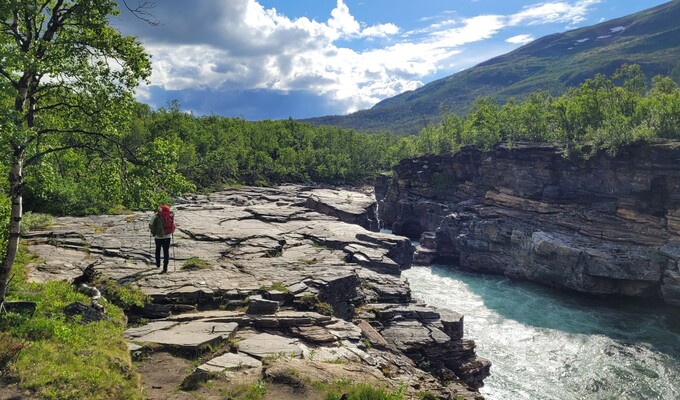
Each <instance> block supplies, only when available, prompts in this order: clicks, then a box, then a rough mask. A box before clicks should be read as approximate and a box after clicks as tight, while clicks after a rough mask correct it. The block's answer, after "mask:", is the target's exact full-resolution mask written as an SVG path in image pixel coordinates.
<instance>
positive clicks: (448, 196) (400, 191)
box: [376, 142, 680, 306]
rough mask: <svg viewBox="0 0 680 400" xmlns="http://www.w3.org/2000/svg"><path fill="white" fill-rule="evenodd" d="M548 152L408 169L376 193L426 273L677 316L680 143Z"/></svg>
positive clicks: (461, 157)
mask: <svg viewBox="0 0 680 400" xmlns="http://www.w3.org/2000/svg"><path fill="white" fill-rule="evenodd" d="M564 154H565V151H564V149H563V148H558V147H554V146H550V145H527V144H515V145H513V146H508V145H499V146H497V147H496V148H495V149H493V150H492V151H490V152H486V153H485V152H481V151H479V150H477V149H475V148H472V147H467V148H463V149H461V150H460V151H459V152H456V153H454V154H449V155H441V156H426V157H422V158H418V159H414V160H405V161H403V162H401V163H400V164H399V165H398V166H397V167H396V168H395V169H394V177H393V178H392V179H390V178H388V177H382V179H381V180H379V181H378V183H377V186H376V194H377V196H378V199H379V214H380V218H381V220H382V222H383V223H384V224H385V226H386V227H389V228H391V229H392V231H393V232H394V233H395V234H399V235H406V236H409V237H411V238H418V237H420V238H421V246H420V247H419V249H418V251H417V253H416V261H417V262H419V263H429V262H433V261H434V262H442V263H449V264H455V265H457V266H458V267H460V268H464V269H468V270H473V271H479V272H486V273H494V274H504V275H506V276H509V277H512V278H518V279H526V280H530V281H535V282H540V283H544V284H548V285H551V286H556V287H562V288H568V289H573V290H577V291H581V292H587V293H593V294H598V295H600V294H601V295H625V296H636V297H644V298H653V299H662V300H663V301H664V302H666V303H667V304H672V305H676V306H680V268H679V267H678V261H679V260H680V237H679V235H680V163H679V161H680V143H677V142H667V143H657V144H650V145H643V146H631V147H629V148H625V149H622V150H621V151H620V152H619V154H618V155H617V156H616V157H609V156H607V155H606V154H603V153H598V154H596V155H594V156H592V157H590V158H589V159H584V158H582V157H572V158H568V157H565V155H564Z"/></svg>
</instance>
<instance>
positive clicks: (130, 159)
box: [25, 129, 146, 166]
mask: <svg viewBox="0 0 680 400" xmlns="http://www.w3.org/2000/svg"><path fill="white" fill-rule="evenodd" d="M36 133H37V135H36V136H35V137H34V138H33V139H35V138H38V137H40V136H42V135H47V134H50V133H55V134H68V133H80V134H83V135H86V136H92V137H98V138H101V139H104V140H105V141H107V142H109V143H111V144H113V145H115V146H117V147H119V148H121V149H123V153H124V156H125V159H126V160H127V161H128V162H130V163H132V164H134V165H137V166H144V165H146V164H145V163H144V162H143V161H141V160H139V159H138V158H137V156H136V155H135V153H134V152H133V151H132V150H130V148H129V147H127V146H126V145H124V144H123V143H121V142H119V141H118V140H116V139H114V138H112V137H111V136H108V135H105V134H103V133H101V132H91V131H86V130H84V129H41V130H39V131H37V132H36ZM33 139H31V140H29V142H31V141H33ZM93 150H94V149H93ZM102 154H106V153H104V152H102ZM34 158H35V156H33V157H31V158H30V159H29V160H32V161H36V160H34ZM112 158H113V157H112ZM25 165H29V162H28V161H26V164H25Z"/></svg>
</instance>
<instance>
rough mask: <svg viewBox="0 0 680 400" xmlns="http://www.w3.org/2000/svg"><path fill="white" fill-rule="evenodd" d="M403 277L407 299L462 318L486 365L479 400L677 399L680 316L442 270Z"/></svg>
mask: <svg viewBox="0 0 680 400" xmlns="http://www.w3.org/2000/svg"><path fill="white" fill-rule="evenodd" d="M403 274H404V276H405V277H406V278H407V279H408V280H409V283H410V285H411V290H412V293H413V297H414V298H416V299H418V300H421V301H423V302H425V303H426V304H429V305H432V306H435V307H443V308H448V309H451V310H455V311H458V312H460V313H462V314H464V315H465V335H466V337H467V338H470V339H474V340H475V342H476V343H477V354H478V355H480V356H482V357H485V358H488V359H490V360H491V362H492V367H491V376H490V377H489V378H487V380H486V381H485V386H484V387H483V388H482V389H481V392H482V394H483V395H484V396H485V397H486V399H488V400H512V399H531V400H543V399H545V400H548V399H559V400H571V399H636V400H647V399H664V400H665V399H668V400H674V399H680V310H677V309H676V310H673V309H669V308H665V307H662V306H658V305H649V304H647V305H643V304H638V303H636V302H633V301H629V300H625V301H624V300H621V299H618V300H603V299H597V298H593V297H590V296H585V295H581V294H578V293H572V292H565V291H558V290H555V289H551V288H547V287H543V286H539V285H535V284H531V283H526V282H516V281H511V280H508V279H506V278H504V277H500V276H488V275H478V274H471V273H465V272H460V271H456V270H454V269H452V268H448V267H443V266H432V267H413V268H411V269H409V270H407V271H404V273H403Z"/></svg>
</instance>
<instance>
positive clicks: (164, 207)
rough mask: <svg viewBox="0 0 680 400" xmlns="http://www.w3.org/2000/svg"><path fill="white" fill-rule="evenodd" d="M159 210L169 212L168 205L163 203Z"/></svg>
mask: <svg viewBox="0 0 680 400" xmlns="http://www.w3.org/2000/svg"><path fill="white" fill-rule="evenodd" d="M161 212H166V213H167V212H170V206H168V205H165V204H163V205H162V206H161Z"/></svg>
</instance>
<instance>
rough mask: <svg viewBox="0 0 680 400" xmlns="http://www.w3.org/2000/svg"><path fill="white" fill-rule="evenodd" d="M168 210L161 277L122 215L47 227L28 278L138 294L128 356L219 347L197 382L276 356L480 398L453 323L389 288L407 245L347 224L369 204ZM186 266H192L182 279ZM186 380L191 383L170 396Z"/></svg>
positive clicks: (314, 202)
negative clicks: (97, 280)
mask: <svg viewBox="0 0 680 400" xmlns="http://www.w3.org/2000/svg"><path fill="white" fill-rule="evenodd" d="M175 210H176V217H175V222H176V225H177V229H178V230H177V232H176V233H175V237H174V243H173V245H172V249H171V255H172V257H173V258H174V259H175V260H174V261H171V264H170V268H169V270H170V271H169V273H168V274H160V273H159V272H160V271H159V270H158V269H156V268H155V263H154V262H153V260H152V257H153V246H152V244H151V241H150V237H149V233H148V227H147V224H148V221H149V218H150V217H151V214H150V213H135V214H131V215H119V216H116V215H110V216H92V217H87V218H70V217H64V218H56V221H55V224H54V225H52V226H51V227H49V228H48V229H47V230H45V231H40V232H33V233H30V234H27V235H25V240H26V241H27V243H28V245H29V250H30V251H31V252H33V253H35V254H37V255H38V256H39V257H40V259H41V260H42V261H41V262H39V263H37V264H35V265H32V266H31V268H30V279H32V280H35V281H45V280H50V279H68V280H75V281H77V282H80V281H82V280H83V279H82V278H81V275H82V274H83V269H85V268H86V267H87V266H89V269H88V271H90V272H91V271H92V270H93V269H94V272H95V273H94V274H93V275H98V276H100V277H102V278H104V279H114V280H116V281H117V282H119V283H123V284H130V285H134V286H136V287H138V288H140V289H141V290H142V291H143V292H144V293H145V294H147V295H148V296H149V297H150V298H151V300H152V302H151V303H148V304H146V305H145V306H144V307H138V308H136V309H132V310H130V317H131V318H132V319H139V320H141V321H145V320H152V321H151V322H150V323H148V324H145V325H142V326H139V327H135V328H131V329H130V330H128V332H127V333H126V335H127V337H128V338H129V340H130V341H131V349H132V350H133V351H134V352H136V353H140V354H146V353H148V352H155V351H159V350H160V351H162V350H166V349H167V350H169V351H171V352H174V351H182V352H189V353H191V354H198V353H200V352H202V351H205V350H206V349H212V348H215V347H216V345H218V344H220V343H222V344H224V343H227V342H229V343H231V344H230V345H229V346H228V348H227V351H226V352H224V351H222V352H221V353H219V354H215V355H214V356H215V357H214V359H210V360H207V361H206V362H205V363H204V364H203V365H201V366H200V367H199V368H198V369H197V371H196V374H198V375H201V374H202V373H208V372H210V373H218V374H226V375H228V376H230V377H231V376H232V375H233V374H234V373H239V374H240V373H245V372H244V370H249V371H250V370H253V371H257V372H255V374H256V375H257V376H261V377H265V378H266V377H267V376H270V375H272V374H273V375H272V376H279V374H280V371H279V372H276V373H275V371H277V367H276V365H272V364H271V363H269V364H267V363H264V364H263V361H264V360H270V361H271V359H272V358H276V356H277V355H280V354H281V353H283V354H285V355H286V356H289V355H292V357H294V358H296V359H298V360H301V361H300V362H303V361H305V362H308V365H307V369H308V370H307V372H310V371H312V370H314V371H321V370H323V369H324V368H326V367H324V368H322V367H321V366H319V365H318V363H319V362H324V361H327V362H331V363H338V362H339V363H341V364H348V366H347V368H345V369H346V370H347V371H350V370H355V371H359V370H360V371H363V373H364V374H365V375H366V376H369V375H370V376H374V377H382V379H383V381H384V382H387V383H389V384H390V385H392V386H393V387H395V388H397V387H398V386H399V384H400V382H406V383H407V384H408V385H409V388H408V390H409V393H411V394H412V395H413V396H414V397H415V396H417V394H418V393H419V392H421V393H422V392H426V391H427V392H432V393H435V394H436V396H437V397H439V398H457V397H456V396H462V397H463V398H466V399H472V398H480V396H479V393H477V392H476V391H475V390H474V388H475V387H479V386H481V385H482V381H483V379H484V378H485V377H486V376H488V374H489V367H490V363H489V362H488V361H487V360H484V359H482V358H479V357H477V356H476V354H475V352H474V347H475V346H474V342H473V341H471V340H469V339H465V338H463V336H462V332H463V331H462V324H463V318H462V316H461V315H459V314H456V313H454V312H451V311H447V310H436V309H434V308H430V307H425V306H424V305H418V304H415V303H414V302H413V300H412V299H411V293H410V290H409V287H408V283H407V282H406V281H405V280H403V279H402V278H401V277H400V273H401V271H402V270H403V269H405V268H408V267H409V266H410V265H411V263H412V257H413V251H414V248H413V245H412V244H411V241H410V240H409V239H408V238H405V237H402V236H396V235H393V234H388V233H381V232H374V231H372V230H368V229H365V228H363V227H361V226H359V225H356V224H357V223H363V224H364V225H365V226H366V227H367V228H369V229H373V230H375V229H376V228H377V227H376V225H375V224H376V219H375V214H374V213H375V202H374V201H372V200H371V196H369V195H367V194H362V193H358V192H351V191H340V190H330V189H314V188H305V187H298V186H286V187H280V188H272V189H266V188H240V189H237V190H230V191H224V192H220V193H214V194H211V195H209V196H193V197H188V198H184V199H179V200H178V201H177V204H176V206H175ZM344 221H347V222H344ZM189 259H194V260H195V259H199V260H201V261H202V263H200V264H202V265H204V266H205V267H204V268H201V269H195V268H193V269H192V268H184V263H185V262H186V261H187V260H189ZM103 294H104V296H106V293H105V291H103ZM321 313H323V314H332V315H321ZM140 317H141V318H140ZM217 347H218V348H219V346H217ZM286 358H287V357H286ZM284 361H285V360H280V362H281V363H284ZM235 364H236V365H239V366H240V367H239V368H236V371H234V368H232V366H233V365H235ZM276 364H278V363H276ZM284 364H286V368H288V367H290V368H293V366H292V365H288V362H285V363H284ZM294 364H295V365H294V366H295V368H303V369H304V365H305V364H304V363H303V364H300V363H294ZM328 368H330V367H328ZM347 371H346V372H347ZM348 373H349V372H348ZM251 375H252V373H251ZM192 376H194V375H192ZM435 376H436V377H437V378H446V379H445V380H441V379H439V380H438V379H435V378H434V377H435ZM341 377H342V376H341ZM337 378H339V377H336V379H337ZM185 379H189V380H191V379H192V378H191V377H188V376H187V377H180V378H179V382H178V383H177V384H178V385H179V383H180V382H181V381H182V380H185ZM271 379H274V378H271ZM277 379H278V378H277ZM151 386H153V385H151ZM162 396H163V395H162V394H158V397H159V398H162ZM152 397H153V396H152Z"/></svg>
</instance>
